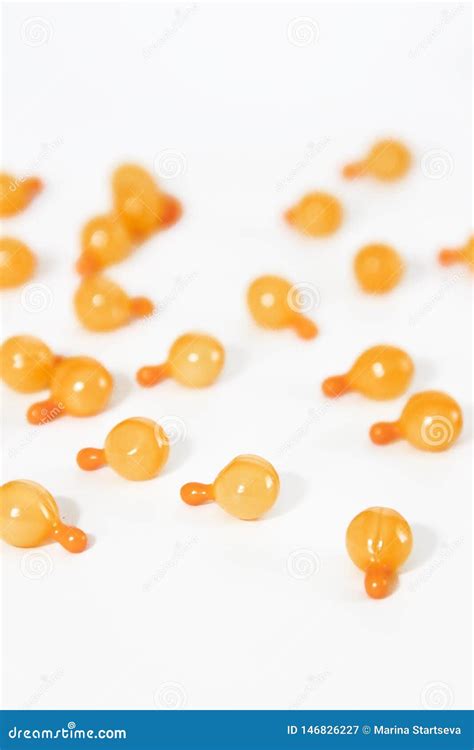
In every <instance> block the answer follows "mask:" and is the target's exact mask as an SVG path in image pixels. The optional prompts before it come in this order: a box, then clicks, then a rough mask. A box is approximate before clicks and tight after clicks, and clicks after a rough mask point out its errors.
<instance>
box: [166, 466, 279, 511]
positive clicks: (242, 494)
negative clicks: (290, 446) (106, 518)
mask: <svg viewBox="0 0 474 750" xmlns="http://www.w3.org/2000/svg"><path fill="white" fill-rule="evenodd" d="M279 492H280V479H279V477H278V474H277V472H276V471H275V469H274V468H273V466H272V465H271V463H269V462H268V461H266V460H265V459H264V458H260V456H250V455H249V456H237V458H234V459H233V461H231V462H230V464H227V466H226V467H225V468H224V469H222V471H221V472H220V473H219V474H218V475H217V479H216V480H215V481H214V482H213V483H212V484H201V483H199V482H190V483H189V484H185V485H184V486H183V487H182V488H181V498H182V499H183V500H184V502H185V503H187V504H188V505H202V504H203V503H207V502H212V501H214V500H215V501H216V503H217V504H218V505H220V506H221V508H223V510H225V511H227V513H230V515H231V516H235V517H236V518H241V519H242V520H244V521H254V520H256V519H257V518H260V516H262V515H263V514H264V513H266V512H267V511H268V510H270V508H271V507H272V505H273V504H274V503H275V501H276V499H277V497H278V494H279Z"/></svg>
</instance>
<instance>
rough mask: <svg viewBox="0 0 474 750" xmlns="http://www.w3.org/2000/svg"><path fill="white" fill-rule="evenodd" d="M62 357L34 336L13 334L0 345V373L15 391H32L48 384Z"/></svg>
mask: <svg viewBox="0 0 474 750" xmlns="http://www.w3.org/2000/svg"><path fill="white" fill-rule="evenodd" d="M61 359H62V358H61V357H56V356H55V355H54V354H53V352H52V351H51V349H50V348H49V347H48V346H47V345H46V344H45V343H43V341H40V339H37V338H35V337H34V336H12V337H11V338H9V339H7V340H6V341H4V342H3V344H2V346H1V348H0V375H1V378H2V380H4V382H5V383H6V384H7V385H9V386H10V388H13V389H14V390H15V391H19V392H20V393H34V392H35V391H41V390H43V389H44V388H48V387H49V386H50V384H51V378H52V376H53V370H54V367H55V366H56V365H57V364H58V363H59V361H61Z"/></svg>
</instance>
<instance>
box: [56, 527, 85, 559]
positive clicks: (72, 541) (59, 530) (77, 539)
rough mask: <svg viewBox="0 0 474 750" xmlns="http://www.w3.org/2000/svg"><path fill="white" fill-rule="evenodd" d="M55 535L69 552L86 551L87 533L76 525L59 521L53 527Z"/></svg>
mask: <svg viewBox="0 0 474 750" xmlns="http://www.w3.org/2000/svg"><path fill="white" fill-rule="evenodd" d="M53 536H54V538H55V539H56V541H58V542H59V544H60V545H61V547H64V549H67V551H68V552H84V550H85V548H86V547H87V534H86V533H85V532H84V531H82V529H78V528H76V527H75V526H66V524H64V523H61V522H58V523H57V524H56V525H55V526H54V528H53Z"/></svg>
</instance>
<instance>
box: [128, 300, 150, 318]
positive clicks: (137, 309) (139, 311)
mask: <svg viewBox="0 0 474 750" xmlns="http://www.w3.org/2000/svg"><path fill="white" fill-rule="evenodd" d="M154 309H155V306H154V305H153V302H152V301H151V300H149V299H148V298H147V297H133V299H131V300H130V310H131V313H132V315H133V316H134V317H136V318H146V317H148V316H149V315H151V314H152V313H153V310H154Z"/></svg>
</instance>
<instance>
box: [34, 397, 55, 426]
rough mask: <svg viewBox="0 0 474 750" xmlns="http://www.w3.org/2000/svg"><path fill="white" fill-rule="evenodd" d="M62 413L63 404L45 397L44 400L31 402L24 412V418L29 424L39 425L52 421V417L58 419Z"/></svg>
mask: <svg viewBox="0 0 474 750" xmlns="http://www.w3.org/2000/svg"><path fill="white" fill-rule="evenodd" d="M62 414H64V406H63V404H60V403H56V402H55V401H53V400H52V399H46V401H38V402H37V403H36V404H32V405H31V406H30V408H29V409H28V411H27V413H26V418H27V419H28V422H29V423H30V424H34V425H40V424H47V422H52V421H53V419H58V417H60V416H61V415H62Z"/></svg>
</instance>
